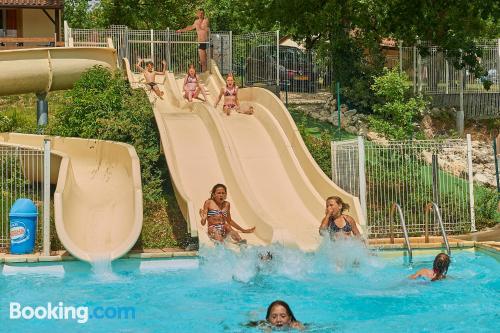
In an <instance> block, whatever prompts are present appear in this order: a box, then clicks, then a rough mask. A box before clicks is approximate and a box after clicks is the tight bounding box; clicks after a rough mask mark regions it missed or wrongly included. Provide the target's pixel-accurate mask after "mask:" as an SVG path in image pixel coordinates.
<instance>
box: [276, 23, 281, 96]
mask: <svg viewBox="0 0 500 333" xmlns="http://www.w3.org/2000/svg"><path fill="white" fill-rule="evenodd" d="M276 86H277V89H278V90H279V86H280V31H279V30H276Z"/></svg>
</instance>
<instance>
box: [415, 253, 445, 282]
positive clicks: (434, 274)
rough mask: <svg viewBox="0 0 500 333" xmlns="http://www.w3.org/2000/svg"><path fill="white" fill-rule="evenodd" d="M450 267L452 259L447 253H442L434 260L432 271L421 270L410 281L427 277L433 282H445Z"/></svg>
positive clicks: (427, 269)
mask: <svg viewBox="0 0 500 333" xmlns="http://www.w3.org/2000/svg"><path fill="white" fill-rule="evenodd" d="M449 265H450V257H449V256H448V255H447V254H445V253H440V254H438V255H437V256H436V258H434V264H433V265H432V269H429V268H422V269H419V270H418V271H417V272H416V273H415V274H412V275H410V276H409V278H410V279H416V278H418V277H426V278H428V279H430V280H431V281H438V280H443V279H445V278H446V274H447V273H448V266H449Z"/></svg>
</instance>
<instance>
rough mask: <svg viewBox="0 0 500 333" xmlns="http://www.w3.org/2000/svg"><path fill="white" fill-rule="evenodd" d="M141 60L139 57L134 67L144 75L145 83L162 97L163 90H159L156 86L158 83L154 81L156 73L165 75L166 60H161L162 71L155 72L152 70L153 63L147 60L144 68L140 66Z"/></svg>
mask: <svg viewBox="0 0 500 333" xmlns="http://www.w3.org/2000/svg"><path fill="white" fill-rule="evenodd" d="M142 62H143V60H142V59H141V58H139V59H138V60H137V64H136V65H135V67H136V68H137V69H138V70H139V71H140V72H141V73H142V74H143V75H144V78H145V79H146V84H147V85H148V86H149V87H150V88H151V89H152V90H153V91H154V92H155V94H156V96H158V97H160V99H163V94H164V92H163V91H160V88H158V83H156V82H155V79H156V75H165V72H166V71H167V63H166V61H165V60H163V61H162V64H163V71H161V72H157V71H155V70H154V64H153V62H152V61H148V62H147V63H146V69H144V68H142V67H141V64H142Z"/></svg>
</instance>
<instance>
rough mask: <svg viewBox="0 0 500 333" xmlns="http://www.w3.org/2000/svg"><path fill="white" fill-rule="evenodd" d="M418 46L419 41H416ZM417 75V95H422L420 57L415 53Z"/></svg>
mask: <svg viewBox="0 0 500 333" xmlns="http://www.w3.org/2000/svg"><path fill="white" fill-rule="evenodd" d="M417 43H418V44H420V41H417ZM417 73H418V79H417V81H418V93H419V94H421V93H422V57H421V56H420V52H417Z"/></svg>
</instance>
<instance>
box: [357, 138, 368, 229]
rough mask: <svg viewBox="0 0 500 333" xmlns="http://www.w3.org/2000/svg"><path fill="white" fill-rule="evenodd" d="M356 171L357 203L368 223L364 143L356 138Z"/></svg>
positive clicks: (361, 139)
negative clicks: (357, 176) (357, 172)
mask: <svg viewBox="0 0 500 333" xmlns="http://www.w3.org/2000/svg"><path fill="white" fill-rule="evenodd" d="M358 171H359V201H360V204H361V209H362V210H363V214H364V215H365V221H366V222H367V223H368V214H367V212H368V211H367V207H366V173H365V141H364V138H363V137H362V136H361V135H360V136H358Z"/></svg>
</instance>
